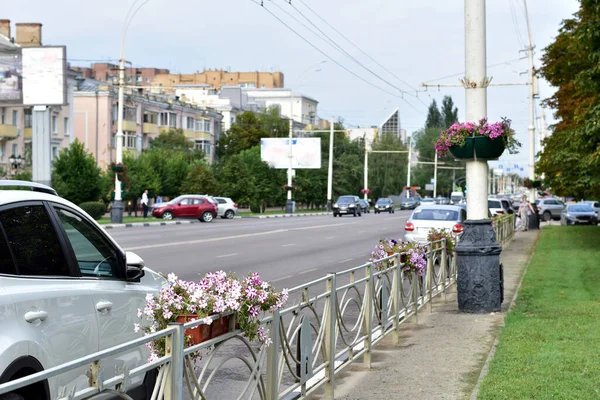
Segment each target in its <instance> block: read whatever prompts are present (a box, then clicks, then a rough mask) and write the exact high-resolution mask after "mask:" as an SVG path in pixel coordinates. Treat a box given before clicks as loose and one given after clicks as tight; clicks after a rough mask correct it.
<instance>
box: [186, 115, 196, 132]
mask: <svg viewBox="0 0 600 400" xmlns="http://www.w3.org/2000/svg"><path fill="white" fill-rule="evenodd" d="M185 121H186V129H189V130H192V131H193V130H194V125H195V124H196V121H195V120H194V117H186V118H185Z"/></svg>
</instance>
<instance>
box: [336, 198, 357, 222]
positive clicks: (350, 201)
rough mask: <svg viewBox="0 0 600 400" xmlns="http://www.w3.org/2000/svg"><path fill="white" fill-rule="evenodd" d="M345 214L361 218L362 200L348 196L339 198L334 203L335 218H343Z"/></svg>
mask: <svg viewBox="0 0 600 400" xmlns="http://www.w3.org/2000/svg"><path fill="white" fill-rule="evenodd" d="M344 214H348V215H353V216H355V217H356V216H359V217H360V216H361V215H362V212H361V210H360V198H359V197H358V196H352V195H346V196H340V197H338V199H337V201H336V202H335V203H333V216H334V217H341V216H342V215H344Z"/></svg>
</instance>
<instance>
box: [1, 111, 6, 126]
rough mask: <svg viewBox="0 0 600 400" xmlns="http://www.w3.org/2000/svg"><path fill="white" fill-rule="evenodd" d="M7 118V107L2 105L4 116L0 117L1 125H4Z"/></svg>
mask: <svg viewBox="0 0 600 400" xmlns="http://www.w3.org/2000/svg"><path fill="white" fill-rule="evenodd" d="M5 119H6V109H5V108H4V107H2V117H1V118H0V125H4V120H5Z"/></svg>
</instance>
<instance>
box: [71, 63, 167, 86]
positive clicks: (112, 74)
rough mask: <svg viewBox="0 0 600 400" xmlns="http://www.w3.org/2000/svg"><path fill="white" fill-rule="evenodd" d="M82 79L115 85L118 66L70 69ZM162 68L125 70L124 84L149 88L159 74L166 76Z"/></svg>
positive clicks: (98, 64) (98, 65)
mask: <svg viewBox="0 0 600 400" xmlns="http://www.w3.org/2000/svg"><path fill="white" fill-rule="evenodd" d="M71 69H72V70H74V71H77V72H78V73H79V74H80V75H81V76H82V77H83V78H87V79H94V80H97V81H100V82H107V83H109V84H113V83H114V84H115V85H116V84H117V83H118V79H119V66H118V65H117V64H111V63H95V64H92V65H91V66H90V67H71ZM168 73H169V70H168V69H164V68H126V69H125V83H126V84H127V85H131V86H150V85H151V84H152V80H153V79H154V78H155V77H156V76H157V75H161V74H168Z"/></svg>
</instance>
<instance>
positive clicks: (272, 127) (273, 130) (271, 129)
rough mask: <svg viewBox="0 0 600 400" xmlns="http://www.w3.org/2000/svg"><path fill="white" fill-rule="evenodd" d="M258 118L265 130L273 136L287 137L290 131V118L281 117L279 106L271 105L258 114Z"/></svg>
mask: <svg viewBox="0 0 600 400" xmlns="http://www.w3.org/2000/svg"><path fill="white" fill-rule="evenodd" d="M258 120H259V121H260V124H261V126H262V128H263V130H264V131H265V132H268V133H269V135H270V136H272V137H287V136H288V135H289V133H290V123H289V120H288V119H284V118H282V117H281V110H280V108H279V106H271V107H269V108H268V109H267V110H264V111H262V112H261V113H260V114H258Z"/></svg>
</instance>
